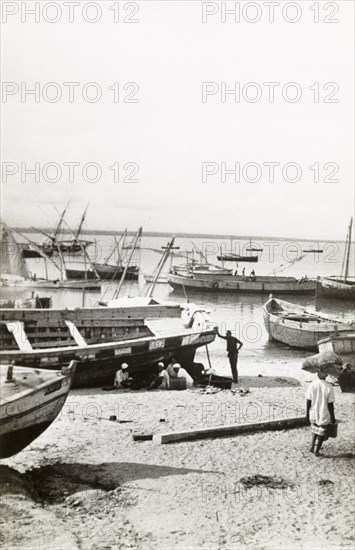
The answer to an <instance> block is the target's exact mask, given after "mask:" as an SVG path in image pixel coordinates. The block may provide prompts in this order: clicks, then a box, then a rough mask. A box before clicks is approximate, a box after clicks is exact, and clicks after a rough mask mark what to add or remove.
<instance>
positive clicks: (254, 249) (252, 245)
mask: <svg viewBox="0 0 355 550" xmlns="http://www.w3.org/2000/svg"><path fill="white" fill-rule="evenodd" d="M245 250H246V251H247V252H262V251H263V250H264V249H263V248H261V247H260V246H259V245H258V243H253V242H252V240H251V239H249V246H248V247H247V248H246V249H245Z"/></svg>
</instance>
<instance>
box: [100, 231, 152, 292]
mask: <svg viewBox="0 0 355 550" xmlns="http://www.w3.org/2000/svg"><path fill="white" fill-rule="evenodd" d="M126 236H127V229H125V231H124V233H123V235H122V237H121V239H120V240H119V241H117V240H116V238H115V244H116V245H115V246H114V247H113V249H112V251H111V253H110V254H109V256H108V257H107V258H106V260H105V261H104V263H99V262H93V269H94V270H95V271H96V273H97V274H98V276H99V277H100V279H103V280H106V281H119V280H120V279H121V278H122V276H123V274H124V273H125V279H126V280H129V281H137V280H138V278H139V264H140V251H141V237H142V231H140V234H139V237H138V239H137V242H136V244H135V245H134V246H133V244H134V240H133V241H132V242H130V243H126ZM121 241H123V242H122V246H121V248H120V244H121ZM132 250H133V254H131V252H129V251H132ZM115 254H116V255H117V261H116V264H113V263H111V264H110V263H109V262H110V260H111V258H112V256H114V255H115ZM127 265H128V267H127V269H125V268H126V266H127Z"/></svg>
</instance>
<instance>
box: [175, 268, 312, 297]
mask: <svg viewBox="0 0 355 550" xmlns="http://www.w3.org/2000/svg"><path fill="white" fill-rule="evenodd" d="M168 282H169V285H170V286H171V287H172V288H173V289H174V290H191V291H204V292H207V291H208V292H222V293H224V292H228V293H232V294H234V295H238V294H270V293H273V294H311V293H314V292H315V290H316V286H317V283H316V282H315V281H311V280H310V279H307V278H302V279H296V278H295V277H280V276H274V275H272V276H270V275H258V276H255V277H254V276H242V275H232V273H226V272H222V273H219V272H217V271H199V272H194V273H186V274H182V273H181V272H178V271H177V270H176V269H175V270H173V271H172V272H171V273H169V275H168Z"/></svg>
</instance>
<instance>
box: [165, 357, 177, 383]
mask: <svg viewBox="0 0 355 550" xmlns="http://www.w3.org/2000/svg"><path fill="white" fill-rule="evenodd" d="M175 364H176V359H175V358H174V357H172V358H171V361H170V363H169V365H168V367H167V369H166V372H167V374H168V376H170V378H177V371H175V369H174V365H175Z"/></svg>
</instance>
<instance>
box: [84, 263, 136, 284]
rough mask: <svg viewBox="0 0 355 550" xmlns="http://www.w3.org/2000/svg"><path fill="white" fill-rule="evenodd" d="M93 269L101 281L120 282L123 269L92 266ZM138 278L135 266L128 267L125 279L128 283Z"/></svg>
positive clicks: (99, 265) (100, 265)
mask: <svg viewBox="0 0 355 550" xmlns="http://www.w3.org/2000/svg"><path fill="white" fill-rule="evenodd" d="M94 267H95V269H96V271H97V273H98V274H99V276H100V278H101V279H107V280H110V281H120V280H121V278H122V275H123V271H124V268H123V267H119V268H118V267H117V266H115V265H104V264H94ZM138 277H139V268H138V267H135V266H131V267H128V269H127V272H126V277H125V279H126V280H128V281H137V280H138Z"/></svg>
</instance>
